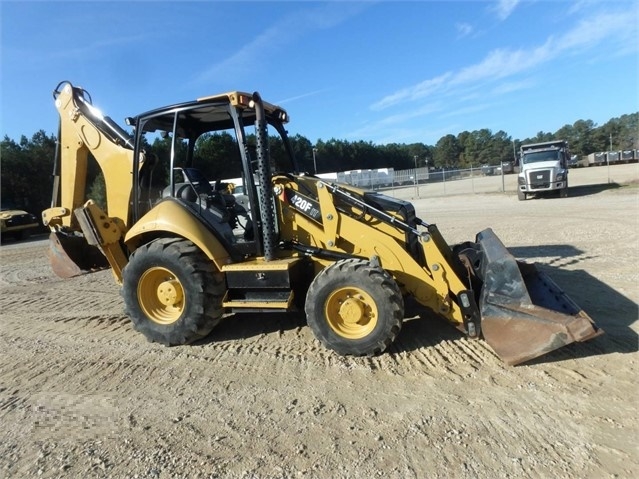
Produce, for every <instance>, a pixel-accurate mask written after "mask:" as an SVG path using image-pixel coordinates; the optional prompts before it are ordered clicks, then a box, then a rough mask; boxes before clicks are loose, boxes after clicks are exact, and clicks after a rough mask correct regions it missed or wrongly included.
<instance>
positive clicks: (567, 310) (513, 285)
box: [477, 229, 603, 365]
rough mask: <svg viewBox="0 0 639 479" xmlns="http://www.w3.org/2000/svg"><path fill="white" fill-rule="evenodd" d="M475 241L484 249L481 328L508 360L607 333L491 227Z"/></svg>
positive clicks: (530, 356)
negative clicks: (520, 258) (512, 251)
mask: <svg viewBox="0 0 639 479" xmlns="http://www.w3.org/2000/svg"><path fill="white" fill-rule="evenodd" d="M477 243H478V244H479V245H480V247H481V251H482V253H483V261H482V265H481V268H480V269H481V271H480V272H478V273H479V274H480V276H481V279H482V281H483V287H482V291H481V297H480V302H479V308H480V312H481V329H482V332H483V336H484V339H485V340H486V341H487V342H488V344H489V345H490V346H491V347H492V348H493V350H494V351H495V352H496V353H497V354H498V355H499V356H500V357H501V358H502V359H503V360H504V361H505V362H506V363H507V364H510V365H515V364H519V363H522V362H524V361H528V360H530V359H533V358H536V357H538V356H542V355H544V354H546V353H548V352H550V351H553V350H555V349H558V348H561V347H562V346H565V345H567V344H570V343H573V342H580V341H586V340H588V339H591V338H594V337H596V336H599V335H600V334H603V330H601V329H599V328H598V327H597V326H596V325H595V323H594V322H593V320H592V319H591V318H590V317H589V316H588V315H587V314H586V313H585V312H584V311H583V310H582V309H581V308H580V307H579V306H577V305H576V304H575V303H574V302H573V301H572V300H571V299H570V298H569V297H568V295H567V294H566V293H565V292H564V291H563V290H562V289H561V288H560V287H559V286H557V285H556V284H555V283H554V282H553V281H552V280H551V279H550V277H549V276H548V275H547V274H545V273H543V272H541V271H539V270H538V269H537V267H536V266H535V265H532V264H527V263H523V262H520V261H517V260H515V258H514V257H513V256H512V255H511V254H510V253H509V252H508V250H507V249H506V247H505V246H504V245H503V243H502V242H501V241H500V240H499V238H498V237H497V236H496V235H495V233H494V232H493V231H492V230H491V229H487V230H484V231H482V232H481V233H479V234H478V235H477Z"/></svg>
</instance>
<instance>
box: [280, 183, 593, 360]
mask: <svg viewBox="0 0 639 479" xmlns="http://www.w3.org/2000/svg"><path fill="white" fill-rule="evenodd" d="M275 191H276V194H277V198H278V199H279V205H280V206H279V210H280V216H281V225H282V229H281V231H282V237H283V238H284V239H285V243H286V242H288V243H289V244H290V246H291V247H293V248H295V249H297V250H299V251H301V252H305V253H306V254H308V255H311V256H313V258H314V259H315V263H316V267H317V268H318V269H322V268H325V267H330V265H331V264H332V263H334V262H335V261H339V260H340V259H346V260H348V259H350V258H353V259H359V260H360V261H361V260H366V261H369V262H370V264H371V265H373V266H378V267H379V268H381V269H383V270H385V271H386V272H387V273H389V274H390V275H391V276H392V277H393V278H394V279H395V281H396V282H397V284H398V285H399V287H400V288H401V290H402V292H403V293H404V294H408V295H410V296H413V297H414V299H416V300H417V301H418V302H419V303H421V304H422V305H424V306H426V307H428V308H430V309H431V310H432V311H434V312H435V313H437V314H439V315H440V316H442V317H443V318H445V319H446V320H448V321H449V322H451V323H453V324H454V325H455V327H456V328H457V329H459V330H460V331H462V332H464V333H465V334H467V335H468V336H469V337H473V338H478V337H480V336H483V338H484V339H486V341H487V342H488V344H489V345H490V346H491V347H492V348H493V349H494V350H495V352H496V353H497V354H498V355H499V356H500V357H501V358H502V359H503V360H504V361H505V362H507V363H508V364H513V365H514V364H519V363H521V362H524V361H528V360H530V359H533V358H536V357H538V356H541V355H543V354H546V353H548V352H549V351H552V350H554V349H557V348H560V347H562V346H565V345H567V344H570V343H573V342H579V341H586V340H589V339H591V338H594V337H596V336H598V335H600V334H602V332H603V331H601V330H600V329H599V328H598V327H597V326H596V325H595V324H594V322H593V321H592V319H591V318H590V317H589V316H588V315H587V314H586V313H585V312H584V311H582V310H581V309H580V308H579V307H578V306H576V304H575V303H574V302H573V301H572V300H570V298H568V296H567V295H566V294H565V293H564V292H563V291H562V290H561V289H560V288H559V287H558V286H557V285H556V284H555V283H554V282H553V281H552V280H551V279H550V278H549V277H548V276H547V275H546V274H544V273H543V272H541V271H538V270H537V268H536V267H535V266H534V265H530V264H526V263H522V262H519V261H517V260H515V258H514V257H513V256H512V255H511V254H510V253H509V252H508V250H507V249H506V247H505V246H504V245H503V244H502V242H501V241H500V240H499V238H498V237H497V236H496V235H495V233H494V232H493V231H492V230H491V229H486V230H484V231H482V232H480V233H478V234H477V236H476V238H475V242H466V243H463V244H460V245H455V246H453V247H451V246H450V245H448V243H446V241H445V240H444V238H443V237H442V235H441V234H440V232H439V230H438V229H437V227H436V226H435V225H432V224H427V223H426V222H424V221H422V220H420V219H419V218H417V217H416V216H414V210H413V207H412V205H410V204H408V203H404V202H401V201H399V200H395V199H393V198H388V197H384V196H383V195H377V194H376V193H372V192H365V191H363V190H359V189H357V188H353V187H349V186H346V185H336V184H331V183H328V182H325V181H322V180H319V179H318V178H314V177H311V178H309V177H295V178H294V179H293V180H291V179H290V178H288V177H279V178H276V179H275ZM418 227H421V228H422V229H418ZM304 245H305V246H304Z"/></svg>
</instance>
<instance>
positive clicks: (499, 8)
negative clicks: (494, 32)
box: [491, 0, 519, 20]
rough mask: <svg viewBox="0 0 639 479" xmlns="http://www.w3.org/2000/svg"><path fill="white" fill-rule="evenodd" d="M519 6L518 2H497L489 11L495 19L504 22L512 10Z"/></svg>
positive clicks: (514, 0)
mask: <svg viewBox="0 0 639 479" xmlns="http://www.w3.org/2000/svg"><path fill="white" fill-rule="evenodd" d="M517 4H519V0H498V1H497V3H496V4H495V5H493V6H492V7H491V10H492V11H493V12H495V14H496V15H497V18H499V19H500V20H506V19H507V18H508V17H509V16H510V14H511V13H513V10H515V8H516V7H517Z"/></svg>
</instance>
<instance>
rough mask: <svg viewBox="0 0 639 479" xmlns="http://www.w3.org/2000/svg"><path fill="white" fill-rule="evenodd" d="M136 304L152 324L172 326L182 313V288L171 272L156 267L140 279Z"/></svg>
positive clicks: (147, 271)
mask: <svg viewBox="0 0 639 479" xmlns="http://www.w3.org/2000/svg"><path fill="white" fill-rule="evenodd" d="M138 303H139V304H140V307H141V308H142V311H144V314H145V315H146V316H147V317H148V318H149V319H150V320H151V321H153V322H154V323H158V324H164V325H167V324H172V323H174V322H175V321H177V320H178V319H179V318H180V316H181V315H182V312H183V311H184V305H185V304H184V288H183V287H182V283H180V280H178V279H177V278H176V277H175V275H174V274H173V273H171V271H169V270H168V269H166V268H162V267H159V266H156V267H154V268H150V269H148V270H146V271H145V272H144V274H143V275H142V277H141V278H140V282H139V283H138Z"/></svg>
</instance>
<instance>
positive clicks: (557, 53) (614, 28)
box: [371, 12, 637, 110]
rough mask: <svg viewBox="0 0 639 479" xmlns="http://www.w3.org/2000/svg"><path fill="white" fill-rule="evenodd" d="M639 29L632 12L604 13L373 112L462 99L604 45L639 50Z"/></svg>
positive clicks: (409, 91) (495, 54) (421, 86)
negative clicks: (438, 98) (447, 97)
mask: <svg viewBox="0 0 639 479" xmlns="http://www.w3.org/2000/svg"><path fill="white" fill-rule="evenodd" d="M636 28H637V27H636V25H633V22H632V21H631V20H630V21H629V16H628V12H616V13H601V14H598V15H596V16H593V17H591V18H588V19H584V20H582V21H581V22H579V23H578V24H577V25H575V27H574V28H572V29H571V30H569V31H568V32H567V33H565V34H563V35H559V36H556V37H554V36H551V37H548V38H547V39H546V41H545V42H544V43H543V44H540V45H538V46H534V47H531V48H527V49H524V48H521V49H516V50H513V49H510V48H499V49H496V50H493V51H491V52H489V53H488V54H487V55H486V56H485V57H484V59H483V60H481V61H480V62H478V63H475V64H473V65H469V66H467V67H464V68H461V69H460V70H458V71H456V72H446V73H444V74H442V75H439V76H436V77H433V78H431V79H427V80H424V81H422V82H420V83H418V84H416V85H413V86H410V87H407V88H403V89H401V90H398V91H396V92H394V93H391V94H390V95H387V96H385V97H384V98H382V99H381V100H379V101H377V102H375V103H374V104H373V105H371V109H372V110H384V109H386V108H389V107H392V106H394V105H398V104H401V103H405V102H409V101H414V100H417V99H423V98H429V97H433V96H435V95H437V94H444V93H448V94H451V93H455V94H457V95H459V94H460V93H461V92H463V90H464V89H467V88H476V87H477V85H478V84H479V83H481V82H487V83H491V82H495V81H497V80H500V79H504V78H508V77H512V76H515V75H518V74H523V73H527V72H531V71H534V69H535V68H537V67H539V66H540V65H543V64H545V63H548V62H550V61H552V60H555V59H557V58H558V57H561V56H562V55H573V54H580V53H584V52H587V51H588V50H589V49H592V48H594V47H596V46H598V45H599V44H601V43H602V42H604V41H610V42H611V43H614V46H615V48H617V49H632V50H633V51H636V50H637V44H636V40H634V39H635V38H636Z"/></svg>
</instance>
